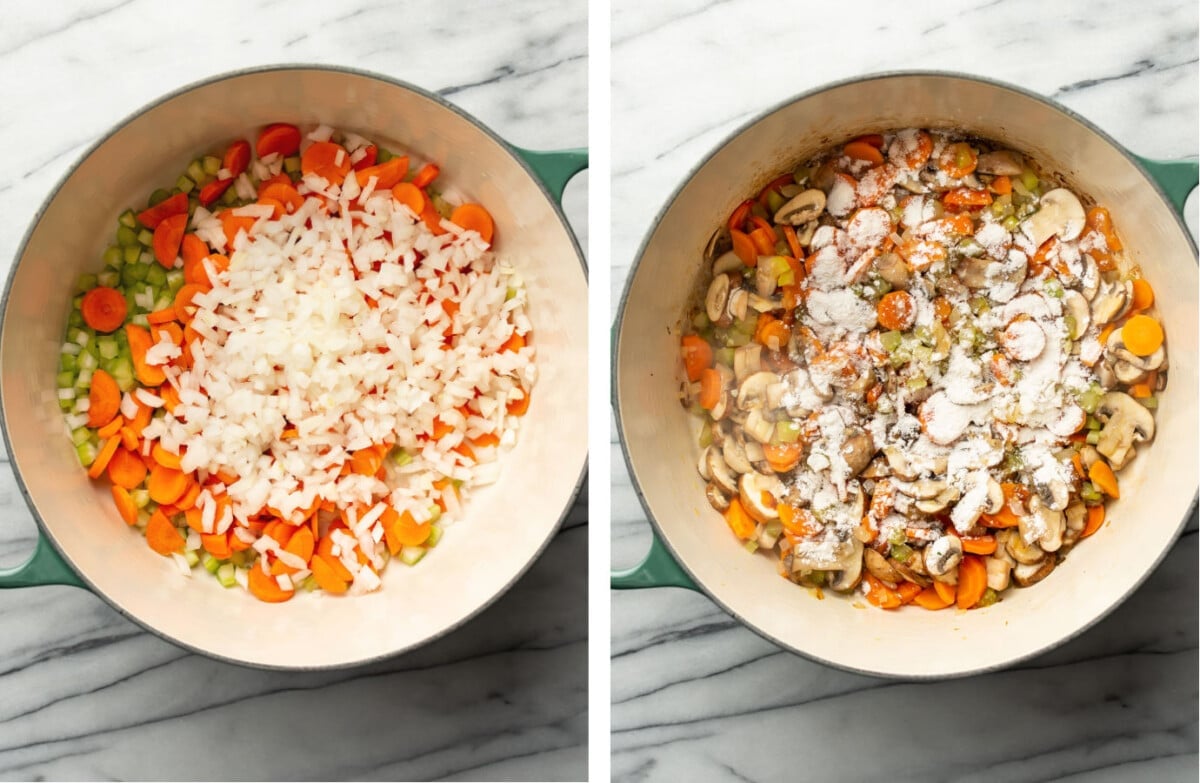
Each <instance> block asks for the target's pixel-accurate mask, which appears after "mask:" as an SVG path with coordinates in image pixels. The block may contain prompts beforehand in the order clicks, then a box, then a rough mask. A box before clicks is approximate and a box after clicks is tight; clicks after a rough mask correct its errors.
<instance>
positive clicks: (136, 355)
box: [125, 286, 187, 386]
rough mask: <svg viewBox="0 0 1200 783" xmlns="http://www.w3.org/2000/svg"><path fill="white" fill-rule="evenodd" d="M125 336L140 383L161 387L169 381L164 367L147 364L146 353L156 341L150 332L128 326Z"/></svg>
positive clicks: (136, 326)
mask: <svg viewBox="0 0 1200 783" xmlns="http://www.w3.org/2000/svg"><path fill="white" fill-rule="evenodd" d="M184 288H187V286H184ZM180 290H181V291H182V290H183V289H180ZM125 336H126V337H127V338H129V355H130V357H132V359H133V369H134V374H135V375H136V376H137V379H138V381H139V382H140V383H141V384H142V385H143V386H161V385H162V383H163V381H165V380H166V379H167V376H166V374H165V373H163V370H162V367H159V366H155V365H152V364H146V351H149V350H150V348H151V347H152V346H153V345H154V339H153V338H152V337H150V332H148V331H146V330H145V329H143V328H142V327H140V326H138V325H137V324H126V325H125Z"/></svg>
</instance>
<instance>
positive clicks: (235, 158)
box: [221, 139, 250, 177]
mask: <svg viewBox="0 0 1200 783" xmlns="http://www.w3.org/2000/svg"><path fill="white" fill-rule="evenodd" d="M249 165H250V142H248V141H246V140H245V139H238V140H237V141H235V142H234V143H232V144H230V145H229V146H228V147H227V148H226V149H225V154H224V155H223V156H222V157H221V168H223V169H228V171H229V173H230V174H231V175H232V176H235V177H236V176H237V175H238V174H241V173H242V172H243V171H245V170H246V167H247V166H249Z"/></svg>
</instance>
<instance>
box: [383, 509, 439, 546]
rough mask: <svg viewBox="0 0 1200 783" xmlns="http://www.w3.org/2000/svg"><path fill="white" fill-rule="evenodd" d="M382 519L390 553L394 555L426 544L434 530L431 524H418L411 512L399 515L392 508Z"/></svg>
mask: <svg viewBox="0 0 1200 783" xmlns="http://www.w3.org/2000/svg"><path fill="white" fill-rule="evenodd" d="M388 512H391V513H390V514H389V513H388ZM380 519H381V520H382V521H383V532H384V536H385V537H386V538H387V545H388V551H389V552H391V553H392V554H393V555H394V554H396V553H397V552H399V551H400V550H401V549H402V548H403V547H406V546H420V545H421V544H424V543H425V542H426V541H428V540H429V534H430V532H432V530H433V524H432V523H431V522H418V521H417V520H416V519H415V518H414V517H413V515H412V514H410V513H409V512H407V511H405V512H403V513H397V512H396V510H395V509H392V508H390V507H389V508H388V509H387V511H385V512H384V513H383V516H382V517H380Z"/></svg>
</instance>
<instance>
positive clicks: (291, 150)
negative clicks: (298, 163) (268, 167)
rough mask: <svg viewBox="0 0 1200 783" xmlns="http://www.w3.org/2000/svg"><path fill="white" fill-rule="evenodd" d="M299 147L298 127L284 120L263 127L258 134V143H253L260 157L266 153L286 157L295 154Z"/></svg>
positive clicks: (266, 154)
mask: <svg viewBox="0 0 1200 783" xmlns="http://www.w3.org/2000/svg"><path fill="white" fill-rule="evenodd" d="M299 149H300V129H299V128H297V127H296V126H295V125H289V124H287V123H285V122H277V123H275V124H273V125H268V126H267V127H265V128H263V130H262V133H260V134H258V143H257V144H256V145H255V151H256V152H257V153H258V157H260V158H265V157H267V156H268V155H282V156H284V157H287V156H288V155H294V154H296V151H297V150H299Z"/></svg>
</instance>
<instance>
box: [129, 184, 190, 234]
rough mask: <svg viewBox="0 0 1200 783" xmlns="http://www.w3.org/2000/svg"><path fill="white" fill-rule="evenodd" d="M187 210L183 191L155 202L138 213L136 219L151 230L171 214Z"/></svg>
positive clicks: (178, 213)
mask: <svg viewBox="0 0 1200 783" xmlns="http://www.w3.org/2000/svg"><path fill="white" fill-rule="evenodd" d="M187 211H188V198H187V195H185V194H183V193H176V194H175V195H174V196H171V197H170V198H168V199H165V200H163V201H162V202H160V203H158V204H155V205H154V206H152V207H150V208H149V209H146V210H143V211H141V212H139V213H138V216H137V219H138V222H139V223H141V224H142V225H143V226H145V227H146V228H148V229H150V230H151V231H153V230H154V229H156V228H158V224H159V223H161V222H163V221H164V220H166V219H167V218H169V217H171V216H172V215H186V214H187Z"/></svg>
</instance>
